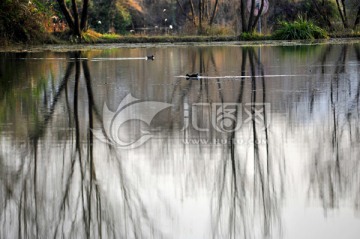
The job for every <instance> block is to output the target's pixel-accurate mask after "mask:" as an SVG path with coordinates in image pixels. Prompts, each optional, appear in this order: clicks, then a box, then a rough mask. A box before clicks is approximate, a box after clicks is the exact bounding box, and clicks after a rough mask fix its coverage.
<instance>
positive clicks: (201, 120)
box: [182, 103, 270, 133]
mask: <svg viewBox="0 0 360 239" xmlns="http://www.w3.org/2000/svg"><path fill="white" fill-rule="evenodd" d="M243 112H244V113H245V114H243ZM209 115H210V116H209ZM206 122H207V124H206ZM253 123H254V124H256V126H257V128H258V129H260V130H264V129H266V128H268V127H269V125H270V104H269V103H245V104H241V103H211V104H210V103H194V104H192V105H191V107H190V106H189V104H187V103H185V104H184V127H183V129H182V130H183V131H184V130H186V129H188V128H189V127H192V128H193V129H195V130H196V131H200V132H208V131H211V130H216V131H217V132H220V133H232V132H235V131H238V130H239V129H240V128H241V127H242V126H243V125H251V124H253Z"/></svg>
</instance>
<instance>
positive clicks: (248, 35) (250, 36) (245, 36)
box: [239, 32, 268, 41]
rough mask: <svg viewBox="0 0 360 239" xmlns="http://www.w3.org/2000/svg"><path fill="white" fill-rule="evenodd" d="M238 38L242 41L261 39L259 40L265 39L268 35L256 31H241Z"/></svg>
mask: <svg viewBox="0 0 360 239" xmlns="http://www.w3.org/2000/svg"><path fill="white" fill-rule="evenodd" d="M239 38H240V40H243V41H261V40H267V39H268V36H265V35H263V34H260V33H257V32H243V33H241V34H240V36H239Z"/></svg>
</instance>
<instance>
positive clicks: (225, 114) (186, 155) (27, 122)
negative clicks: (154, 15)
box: [0, 43, 360, 239]
mask: <svg viewBox="0 0 360 239" xmlns="http://www.w3.org/2000/svg"><path fill="white" fill-rule="evenodd" d="M151 54H154V55H155V57H156V58H155V60H154V61H151V60H145V59H144V56H146V55H151ZM194 72H199V73H200V75H201V77H200V78H199V79H190V80H187V79H186V78H185V77H184V75H185V74H187V73H194ZM359 72H360V44H359V43H352V44H334V45H303V46H263V47H240V46H236V45H232V46H196V45H195V46H168V47H135V48H114V49H103V50H101V49H96V50H84V51H81V52H53V51H44V52H37V53H1V54H0V238H291V239H293V238H299V239H300V238H359V234H360V171H359V170H360V155H359V154H360V148H359V146H360V144H359V142H360V128H359V123H360V118H359V117H360V112H359V110H360V107H359V103H360V102H359V95H360V81H359V80H360V74H359Z"/></svg>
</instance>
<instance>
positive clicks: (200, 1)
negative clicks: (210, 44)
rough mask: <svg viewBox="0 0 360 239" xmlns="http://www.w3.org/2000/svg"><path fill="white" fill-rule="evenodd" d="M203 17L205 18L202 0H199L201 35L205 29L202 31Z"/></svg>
mask: <svg viewBox="0 0 360 239" xmlns="http://www.w3.org/2000/svg"><path fill="white" fill-rule="evenodd" d="M202 17H203V12H202V0H199V33H200V34H201V33H202V32H203V29H202Z"/></svg>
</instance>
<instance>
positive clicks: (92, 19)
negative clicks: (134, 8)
mask: <svg viewBox="0 0 360 239" xmlns="http://www.w3.org/2000/svg"><path fill="white" fill-rule="evenodd" d="M89 23H90V27H91V28H92V29H94V30H95V31H97V32H101V33H108V32H116V33H124V32H125V30H126V28H127V27H128V26H129V25H131V15H130V12H129V10H128V9H127V8H126V7H125V6H124V5H123V4H122V3H121V1H107V2H102V1H99V0H94V1H93V4H92V5H91V6H90V12H89Z"/></svg>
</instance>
